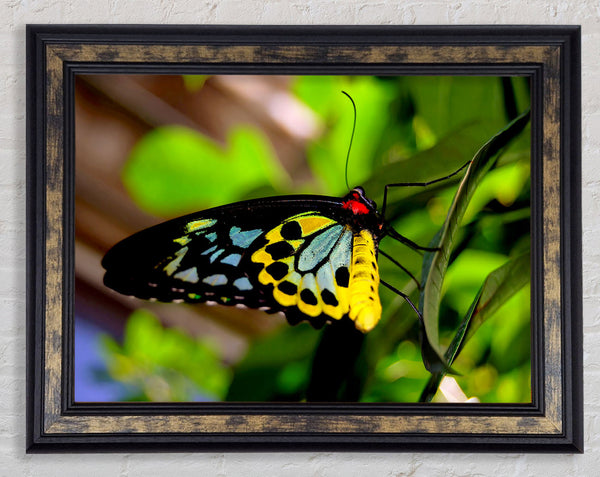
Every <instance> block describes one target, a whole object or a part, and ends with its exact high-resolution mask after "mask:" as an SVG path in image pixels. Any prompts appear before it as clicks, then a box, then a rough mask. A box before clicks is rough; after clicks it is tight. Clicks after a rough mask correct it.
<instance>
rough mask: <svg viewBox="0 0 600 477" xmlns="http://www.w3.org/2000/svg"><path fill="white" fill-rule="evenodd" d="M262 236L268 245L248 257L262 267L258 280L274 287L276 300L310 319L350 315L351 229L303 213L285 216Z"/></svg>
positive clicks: (317, 216) (321, 217)
mask: <svg viewBox="0 0 600 477" xmlns="http://www.w3.org/2000/svg"><path fill="white" fill-rule="evenodd" d="M265 238H266V240H267V243H266V245H265V246H263V247H262V248H260V249H259V250H257V251H256V252H255V253H254V254H253V255H252V261H253V262H256V263H261V264H263V265H264V268H263V269H262V270H261V271H260V273H259V275H258V280H259V281H260V282H261V283H262V284H264V285H273V297H274V298H275V300H276V301H277V302H278V303H280V304H281V305H282V306H284V307H291V306H296V307H298V309H299V310H300V311H301V312H302V313H304V314H305V315H307V316H310V317H316V316H319V315H321V314H325V315H327V316H329V317H331V318H333V319H335V320H339V319H340V318H342V317H343V316H344V315H345V314H347V313H348V307H349V302H348V283H347V276H348V275H349V272H348V268H349V266H350V259H351V256H352V232H351V231H350V229H349V228H347V227H345V226H343V225H341V224H339V223H337V222H336V221H335V220H333V219H330V218H329V217H323V216H321V215H318V213H317V212H304V213H301V214H297V215H295V216H293V217H290V218H289V219H287V220H285V221H284V222H283V223H282V224H281V225H279V226H277V227H275V228H274V229H272V230H270V231H269V232H267V234H266V235H265ZM338 270H341V271H340V272H338ZM336 273H337V276H339V277H340V279H339V280H338V279H337V276H336Z"/></svg>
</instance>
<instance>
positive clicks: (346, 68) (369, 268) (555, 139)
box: [27, 25, 583, 453]
mask: <svg viewBox="0 0 600 477" xmlns="http://www.w3.org/2000/svg"><path fill="white" fill-rule="evenodd" d="M27 81H28V86H27V88H28V98H27V115H28V136H27V146H28V157H27V166H28V176H27V181H28V182H27V184H28V191H27V197H28V210H27V214H28V216H27V220H28V225H27V230H28V237H27V240H28V249H27V250H28V269H27V270H28V273H27V280H28V289H27V293H28V310H27V327H28V342H27V365H28V366H27V372H28V377H27V382H28V393H27V412H28V415H27V425H28V432H27V435H28V442H27V451H28V452H76V451H127V452H130V451H136V450H144V451H179V450H180V451H191V450H193V451H214V450H222V451H226V450H232V451H234V450H235V451H239V450H247V451H267V450H268V451H284V450H285V451H289V450H326V449H327V450H353V451H356V450H366V449H368V450H369V451H378V450H379V451H407V450H411V451H414V450H423V451H442V450H443V451H465V452H472V451H496V452H497V451H519V452H526V451H543V452H571V453H576V452H582V451H583V448H582V445H583V444H582V443H583V431H582V426H583V424H582V422H583V420H582V342H583V340H582V323H581V220H580V219H581V205H580V203H581V200H580V192H581V185H580V174H581V165H580V161H581V158H580V135H581V133H580V112H581V104H580V103H581V99H580V29H579V27H576V26H504V27H499V26H477V27H475V26H461V27H450V26H448V27H358V26H356V27H350V26H348V27H274V26H270V27H266V26H260V27H259V26H255V27H249V26H114V25H112V26H42V25H30V26H28V29H27Z"/></svg>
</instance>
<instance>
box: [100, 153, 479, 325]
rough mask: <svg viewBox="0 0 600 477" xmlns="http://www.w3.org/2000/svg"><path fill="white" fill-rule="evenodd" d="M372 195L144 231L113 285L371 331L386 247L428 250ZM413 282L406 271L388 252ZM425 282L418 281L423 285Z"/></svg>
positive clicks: (266, 203)
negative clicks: (345, 322)
mask: <svg viewBox="0 0 600 477" xmlns="http://www.w3.org/2000/svg"><path fill="white" fill-rule="evenodd" d="M468 164H469V162H468V163H467V164H465V165H464V166H462V167H461V168H460V169H458V170H457V171H455V172H453V173H452V174H450V175H448V176H445V177H442V178H439V179H435V180H433V181H429V182H423V183H396V184H388V185H386V187H385V193H384V202H383V207H382V210H381V212H379V211H378V210H377V206H376V204H375V202H374V201H372V200H371V199H369V198H368V197H367V196H366V194H365V191H364V189H363V188H362V187H356V188H354V189H352V190H351V191H350V192H349V193H348V194H346V195H345V196H344V197H341V198H337V197H329V196H319V195H295V196H294V195H292V196H282V197H271V198H262V199H254V200H248V201H242V202H237V203H233V204H228V205H224V206H220V207H215V208H212V209H208V210H204V211H201V212H196V213H193V214H189V215H186V216H183V217H179V218H176V219H172V220H169V221H167V222H164V223H161V224H158V225H156V226H154V227H150V228H148V229H146V230H142V231H141V232H138V233H136V234H134V235H132V236H130V237H128V238H126V239H124V240H123V241H121V242H119V243H117V244H116V245H115V246H114V247H112V248H111V249H110V250H109V251H108V252H107V253H106V255H105V256H104V258H103V260H102V266H103V267H104V268H105V270H106V273H105V275H104V284H105V285H106V286H108V287H109V288H112V289H113V290H116V291H118V292H119V293H122V294H124V295H131V296H134V297H137V298H141V299H146V300H156V301H162V302H176V303H179V302H188V303H207V304H221V305H229V306H237V307H241V308H243V307H247V308H254V309H259V310H263V311H266V312H269V313H276V312H283V313H284V315H285V316H286V318H287V320H288V322H289V323H290V324H297V323H299V322H300V321H303V320H307V321H309V322H310V323H311V324H312V325H313V326H314V327H315V328H320V327H322V326H323V325H324V324H325V323H326V322H328V321H339V320H342V319H346V318H349V319H350V320H351V321H352V322H353V323H354V326H355V328H356V329H357V330H359V331H361V332H363V333H367V332H369V331H371V330H372V329H373V328H374V327H375V325H376V324H377V323H378V321H379V320H380V318H381V311H382V308H381V301H380V299H379V284H380V283H381V284H383V285H385V286H386V287H387V288H389V289H390V290H392V291H393V292H394V293H396V294H398V295H400V296H402V297H403V298H404V299H405V300H406V301H407V302H408V303H409V304H410V305H411V307H412V308H413V310H414V311H415V313H417V315H418V316H419V318H421V319H422V317H421V314H420V312H419V310H418V309H417V307H416V306H415V305H414V304H413V303H412V301H411V300H410V299H409V297H408V296H407V295H406V294H404V293H403V292H401V291H400V290H398V289H396V288H395V287H393V286H391V285H390V284H388V283H387V282H385V281H383V280H381V278H380V276H379V269H378V264H377V259H378V253H379V252H380V250H379V243H380V242H381V240H382V239H383V238H384V237H385V236H390V237H392V238H394V239H395V240H398V241H400V242H402V243H404V244H406V245H408V246H409V247H411V248H414V249H420V250H427V251H435V250H437V249H436V248H429V247H421V246H419V245H417V244H415V243H414V242H412V241H411V240H409V239H408V238H406V237H404V236H403V235H401V234H399V233H398V232H397V231H396V230H395V229H393V228H392V227H391V225H390V224H389V223H388V222H387V221H386V220H385V218H384V216H385V205H386V200H387V192H388V188H390V187H395V186H407V185H411V186H413V185H417V186H427V185H429V184H433V183H435V182H439V181H442V180H445V179H447V178H449V177H451V176H453V175H455V174H457V173H458V172H459V171H460V170H462V169H463V168H464V167H466V166H467V165H468ZM381 253H382V254H383V255H385V256H386V257H387V258H388V259H390V260H391V261H392V262H393V263H394V264H395V265H397V266H398V267H400V268H401V269H402V270H404V271H405V272H406V273H407V274H408V275H409V276H410V277H411V278H412V279H413V280H415V281H417V280H416V278H415V277H414V276H413V275H412V274H411V273H410V272H409V271H408V270H407V269H406V268H404V267H403V266H402V265H401V264H400V263H398V262H397V261H396V260H394V259H393V258H392V257H390V256H389V255H387V254H385V253H384V252H382V251H381ZM417 283H418V282H417Z"/></svg>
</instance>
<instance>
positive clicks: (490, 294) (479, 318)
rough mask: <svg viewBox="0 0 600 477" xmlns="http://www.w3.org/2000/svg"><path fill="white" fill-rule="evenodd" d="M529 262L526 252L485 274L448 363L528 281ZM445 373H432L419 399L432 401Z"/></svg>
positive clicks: (446, 357) (454, 340)
mask: <svg viewBox="0 0 600 477" xmlns="http://www.w3.org/2000/svg"><path fill="white" fill-rule="evenodd" d="M530 262H531V257H530V254H529V252H527V253H525V254H522V255H520V256H518V257H516V258H514V259H512V260H510V261H509V262H507V263H505V264H504V265H502V266H501V267H499V268H497V269H496V270H494V271H493V272H492V273H490V274H489V275H488V276H487V278H486V280H485V281H484V283H483V285H482V287H481V288H480V290H479V292H478V293H477V296H476V297H475V300H474V301H473V303H472V304H471V306H470V307H469V311H468V312H467V314H466V316H465V317H464V319H463V321H462V323H461V325H460V327H459V328H458V331H457V332H456V335H454V338H453V340H452V342H451V343H450V346H448V349H447V350H446V352H445V353H444V359H445V361H446V362H447V363H448V364H452V363H453V362H454V360H455V359H456V356H458V353H459V352H460V350H461V349H462V347H463V346H464V344H465V343H466V342H467V341H468V340H469V339H470V338H471V337H472V336H473V334H474V333H475V331H477V329H478V328H479V327H480V326H481V325H482V324H483V323H484V322H485V321H486V320H487V319H488V318H490V317H491V316H493V315H494V313H496V312H497V311H498V310H499V309H500V308H501V307H502V306H503V305H504V304H505V303H506V302H507V301H508V299H509V298H510V297H512V296H513V295H514V294H515V293H517V292H518V291H519V290H520V289H521V288H523V287H524V286H525V285H526V284H527V283H528V282H529V279H530ZM444 374H445V373H444V372H443V371H438V372H436V373H434V374H433V375H432V376H431V378H430V379H429V382H428V383H427V386H426V387H425V390H424V391H423V394H422V395H421V401H430V400H431V398H432V397H433V396H434V394H435V393H436V391H437V389H438V387H439V385H440V382H441V380H442V378H443V377H444Z"/></svg>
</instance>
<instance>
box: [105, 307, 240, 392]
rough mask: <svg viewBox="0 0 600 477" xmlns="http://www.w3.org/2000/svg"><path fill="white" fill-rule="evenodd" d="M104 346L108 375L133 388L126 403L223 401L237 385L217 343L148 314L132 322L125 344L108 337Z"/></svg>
mask: <svg viewBox="0 0 600 477" xmlns="http://www.w3.org/2000/svg"><path fill="white" fill-rule="evenodd" d="M101 346H102V350H103V352H104V355H105V357H106V364H107V369H108V374H109V375H110V377H112V378H113V379H115V380H116V381H119V382H121V383H123V384H124V385H125V387H126V389H127V392H128V395H127V396H125V398H124V400H128V401H198V400H203V401H205V400H206V401H215V400H216V401H219V400H222V399H224V398H225V395H226V393H227V389H228V388H229V383H230V382H231V370H230V369H229V368H228V367H226V366H225V365H223V363H222V362H221V358H220V352H219V350H218V349H217V347H216V346H215V344H214V343H212V342H210V341H208V340H197V339H194V338H192V337H190V336H189V335H188V334H186V333H184V332H183V331H181V330H179V329H176V328H164V327H163V326H162V325H161V323H160V322H159V321H158V318H156V316H154V315H153V314H152V313H151V312H149V311H147V310H143V309H139V310H136V311H135V312H134V313H133V314H132V315H131V316H130V317H129V319H128V321H127V325H126V327H125V333H124V336H123V343H122V344H119V343H118V342H117V341H116V340H115V339H114V338H112V337H111V336H108V335H102V336H101Z"/></svg>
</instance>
